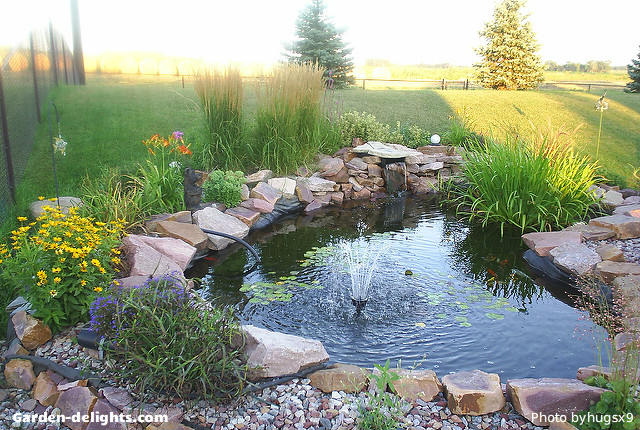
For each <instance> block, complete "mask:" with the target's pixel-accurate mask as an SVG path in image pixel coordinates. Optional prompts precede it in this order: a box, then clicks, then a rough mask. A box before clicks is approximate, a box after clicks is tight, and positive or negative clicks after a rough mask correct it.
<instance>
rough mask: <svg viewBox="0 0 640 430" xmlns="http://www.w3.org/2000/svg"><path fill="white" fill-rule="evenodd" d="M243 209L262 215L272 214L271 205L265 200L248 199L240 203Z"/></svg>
mask: <svg viewBox="0 0 640 430" xmlns="http://www.w3.org/2000/svg"><path fill="white" fill-rule="evenodd" d="M240 206H242V207H243V208H247V209H251V210H252V211H256V212H260V213H263V214H270V213H271V212H273V207H274V206H273V205H272V204H271V203H269V202H268V201H266V200H263V199H256V198H253V197H250V198H248V199H247V200H245V201H244V202H242V203H240Z"/></svg>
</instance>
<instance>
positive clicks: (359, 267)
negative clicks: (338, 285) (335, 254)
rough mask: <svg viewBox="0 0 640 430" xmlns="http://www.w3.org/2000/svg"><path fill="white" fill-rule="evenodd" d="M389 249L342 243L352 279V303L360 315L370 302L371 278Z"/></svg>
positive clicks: (342, 250)
mask: <svg viewBox="0 0 640 430" xmlns="http://www.w3.org/2000/svg"><path fill="white" fill-rule="evenodd" d="M386 248H387V247H385V246H380V244H375V243H371V242H342V243H341V244H340V251H341V254H342V256H343V257H344V261H345V262H346V265H347V269H348V271H349V276H350V277H351V303H353V305H354V306H355V307H356V312H357V313H360V312H361V311H362V310H363V309H364V307H365V306H366V304H367V300H369V290H370V288H371V278H372V277H373V272H374V271H375V269H376V267H377V263H378V259H379V258H380V255H381V254H382V253H383V252H384V251H385V249H386Z"/></svg>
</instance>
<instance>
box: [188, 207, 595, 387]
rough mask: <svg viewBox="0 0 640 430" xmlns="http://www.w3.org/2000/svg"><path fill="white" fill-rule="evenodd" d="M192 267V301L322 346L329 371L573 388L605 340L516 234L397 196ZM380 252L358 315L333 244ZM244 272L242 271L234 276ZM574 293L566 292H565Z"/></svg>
mask: <svg viewBox="0 0 640 430" xmlns="http://www.w3.org/2000/svg"><path fill="white" fill-rule="evenodd" d="M246 240H247V241H248V242H249V243H251V244H252V245H253V247H254V248H255V249H256V250H257V252H258V253H259V254H260V256H261V262H260V263H259V264H257V265H256V264H255V263H256V262H255V261H254V260H253V257H252V256H251V255H250V254H249V253H248V252H247V251H246V250H245V249H244V248H242V247H240V246H239V245H234V246H231V247H229V248H227V249H225V250H224V251H221V252H219V253H217V254H215V255H214V256H209V257H206V258H205V259H203V260H201V261H200V262H199V263H198V264H197V265H196V266H195V267H194V268H192V269H191V270H190V273H188V275H189V276H195V277H202V279H203V284H202V288H201V289H200V292H201V294H202V295H203V296H205V297H206V298H208V299H209V300H211V301H214V302H216V303H218V304H226V305H231V306H233V307H234V308H235V310H236V312H237V315H238V316H239V318H240V320H241V321H242V322H243V323H245V324H253V325H256V326H259V327H264V328H267V329H269V330H273V331H279V332H284V333H288V334H294V335H299V336H303V337H307V338H313V339H318V340H320V341H321V342H322V343H323V344H324V346H325V348H326V350H327V352H328V353H329V355H330V357H331V361H333V362H344V363H350V364H356V365H360V366H366V367H373V365H374V364H376V363H379V364H382V363H384V362H385V361H386V360H387V359H389V360H390V361H391V363H392V365H396V364H398V362H401V365H402V366H403V367H405V368H408V367H414V366H415V367H417V368H426V369H433V370H435V371H436V372H437V373H438V374H439V375H444V374H446V373H449V372H454V371H459V370H472V369H481V370H484V371H486V372H495V373H498V374H500V375H501V378H502V379H503V380H505V379H509V378H524V377H575V374H576V370H577V369H578V368H579V367H581V366H587V365H591V364H595V363H596V362H597V361H596V360H597V357H596V356H595V353H594V351H595V350H596V349H595V347H594V339H602V336H603V331H602V329H600V327H598V326H595V325H594V324H593V323H592V322H590V321H589V320H588V319H587V318H585V317H584V314H583V313H582V312H580V311H579V310H577V309H576V308H575V305H574V302H573V300H572V298H571V295H570V294H572V292H567V291H565V290H563V289H562V288H559V287H557V286H555V287H554V286H551V285H547V286H544V285H543V284H542V283H541V282H540V281H539V280H534V279H532V278H531V276H530V275H529V274H528V272H527V267H526V264H525V263H524V261H523V260H522V252H523V250H524V249H523V245H522V244H521V241H520V237H519V235H514V236H513V237H504V238H502V239H501V238H500V234H499V232H498V231H495V230H492V229H483V228H482V227H481V226H479V225H470V224H469V223H468V222H466V221H462V220H460V219H457V218H456V217H455V216H454V215H453V214H449V213H447V212H445V211H443V210H442V209H441V208H440V206H439V204H438V202H437V201H436V200H435V199H430V200H429V199H416V198H404V197H398V198H394V199H389V200H381V201H378V202H375V203H367V204H362V203H357V204H355V205H352V206H343V207H331V208H327V209H325V210H322V211H319V212H318V213H316V214H313V215H295V216H291V217H290V218H287V219H284V220H280V221H279V222H277V223H275V224H273V225H272V226H270V227H268V228H267V229H264V230H261V231H255V232H253V233H251V234H250V235H249V237H248V238H247V239H246ZM345 242H352V243H360V244H363V243H367V244H368V245H369V246H370V247H372V248H373V249H378V250H379V251H380V256H379V259H378V261H377V265H376V267H375V270H374V274H373V278H372V282H371V288H370V293H369V300H368V302H367V304H366V307H365V308H364V310H363V311H362V312H360V313H358V312H356V309H355V307H354V306H353V304H352V300H351V295H350V285H351V278H350V277H349V273H348V268H347V267H346V265H345V260H344V258H343V257H342V256H341V253H340V246H339V245H340V244H341V243H345ZM243 272H245V273H244V274H243ZM573 294H575V292H573Z"/></svg>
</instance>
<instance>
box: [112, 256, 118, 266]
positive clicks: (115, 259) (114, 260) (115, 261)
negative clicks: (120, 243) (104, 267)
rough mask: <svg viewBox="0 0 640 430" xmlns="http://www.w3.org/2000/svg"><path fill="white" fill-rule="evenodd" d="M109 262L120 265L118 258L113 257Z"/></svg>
mask: <svg viewBox="0 0 640 430" xmlns="http://www.w3.org/2000/svg"><path fill="white" fill-rule="evenodd" d="M111 261H113V264H120V258H119V257H113V258H112V259H111Z"/></svg>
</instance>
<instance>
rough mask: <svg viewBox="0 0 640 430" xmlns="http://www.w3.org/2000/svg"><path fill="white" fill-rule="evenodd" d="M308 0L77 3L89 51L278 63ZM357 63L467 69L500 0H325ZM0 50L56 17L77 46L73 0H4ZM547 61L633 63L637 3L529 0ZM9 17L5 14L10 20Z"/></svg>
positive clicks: (638, 36) (639, 40)
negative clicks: (73, 34)
mask: <svg viewBox="0 0 640 430" xmlns="http://www.w3.org/2000/svg"><path fill="white" fill-rule="evenodd" d="M307 4H308V2H307V1H306V0H270V1H265V0H227V1H220V0H182V1H181V2H177V1H165V0H126V1H125V0H107V1H98V0H79V9H80V20H81V29H82V39H83V48H84V51H85V54H86V55H98V54H101V53H105V52H127V51H144V52H156V53H161V54H166V55H170V56H180V57H190V58H196V59H202V60H205V61H209V62H218V63H226V62H247V63H264V64H272V63H274V62H277V61H279V60H281V59H282V53H283V52H284V51H285V46H286V44H287V42H291V41H292V40H293V39H294V37H295V21H296V18H297V16H298V15H299V13H300V11H301V10H302V9H303V8H304V7H305V6H306V5H307ZM325 4H326V6H327V14H328V15H329V17H331V21H332V22H333V23H334V24H335V25H336V26H337V27H338V28H340V29H343V30H344V35H343V39H344V41H345V42H347V43H348V45H349V46H350V47H351V48H352V49H353V58H354V60H355V62H356V64H362V63H364V61H365V60H367V59H370V58H378V59H387V60H390V61H391V62H393V63H396V64H420V63H423V64H438V63H450V64H453V65H471V64H473V63H474V62H475V61H477V57H476V55H475V53H474V47H478V46H480V45H482V43H483V41H482V39H481V38H480V36H479V35H478V32H479V31H480V30H481V29H482V27H483V24H484V23H485V22H487V21H489V20H490V19H491V16H492V13H493V9H494V6H495V0H453V1H452V0H449V1H443V0H394V1H391V2H390V1H380V0H325ZM0 10H1V11H2V15H3V17H4V18H5V19H3V20H2V21H3V25H2V26H0V46H3V45H7V44H8V45H10V46H11V45H15V44H16V43H19V41H20V40H24V39H25V37H26V36H27V35H28V33H29V30H30V29H32V28H38V27H42V26H46V25H47V23H48V21H49V20H51V21H53V23H54V25H55V26H56V27H57V28H59V29H60V30H61V31H62V33H63V34H65V36H66V39H67V41H68V42H69V43H71V25H70V16H69V15H70V13H69V0H20V1H11V0H4V4H3V5H2V7H1V8H0ZM524 11H525V12H526V13H528V14H530V15H529V19H530V21H531V24H532V27H533V30H534V32H535V33H536V36H537V39H538V43H539V44H540V45H541V47H540V51H539V54H540V56H541V57H542V59H543V61H547V60H552V61H555V62H558V63H565V62H567V61H572V62H581V63H584V62H586V61H588V60H608V61H611V63H612V65H614V66H615V65H626V64H628V63H630V61H631V59H632V58H634V57H635V56H636V55H637V54H638V51H639V50H640V47H639V45H640V30H639V28H640V24H638V21H637V20H638V17H639V16H640V1H639V0H608V1H606V2H603V1H592V0H528V2H527V4H526V7H525V9H524ZM6 18H9V19H6Z"/></svg>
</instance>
